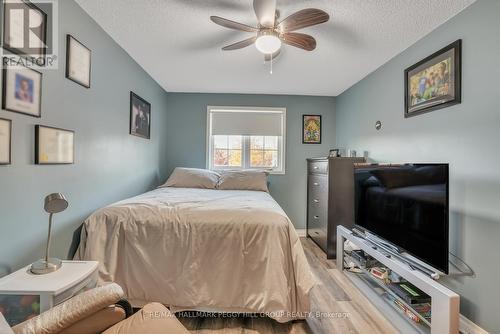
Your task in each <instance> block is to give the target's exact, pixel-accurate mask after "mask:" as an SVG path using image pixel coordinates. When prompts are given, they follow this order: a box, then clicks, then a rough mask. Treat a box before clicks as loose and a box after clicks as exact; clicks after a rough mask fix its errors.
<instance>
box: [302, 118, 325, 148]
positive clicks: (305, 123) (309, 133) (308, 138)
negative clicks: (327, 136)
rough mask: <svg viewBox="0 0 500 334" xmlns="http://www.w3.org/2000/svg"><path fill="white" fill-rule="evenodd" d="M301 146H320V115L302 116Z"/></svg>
mask: <svg viewBox="0 0 500 334" xmlns="http://www.w3.org/2000/svg"><path fill="white" fill-rule="evenodd" d="M302 144H321V115H302Z"/></svg>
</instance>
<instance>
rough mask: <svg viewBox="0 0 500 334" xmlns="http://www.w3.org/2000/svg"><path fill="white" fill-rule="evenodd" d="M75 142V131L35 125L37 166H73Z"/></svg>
mask: <svg viewBox="0 0 500 334" xmlns="http://www.w3.org/2000/svg"><path fill="white" fill-rule="evenodd" d="M74 141H75V133H74V131H71V130H64V129H59V128H53V127H50V126H43V125H35V164H37V165H63V164H73V163H74V162H75V148H74Z"/></svg>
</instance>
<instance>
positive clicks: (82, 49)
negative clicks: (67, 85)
mask: <svg viewBox="0 0 500 334" xmlns="http://www.w3.org/2000/svg"><path fill="white" fill-rule="evenodd" d="M91 63H92V51H90V49H88V48H87V47H86V46H85V45H83V44H82V43H80V42H79V41H78V40H77V39H76V38H74V37H73V36H71V35H66V78H68V79H70V80H72V81H74V82H76V83H77V84H80V85H82V86H83V87H85V88H90V72H91Z"/></svg>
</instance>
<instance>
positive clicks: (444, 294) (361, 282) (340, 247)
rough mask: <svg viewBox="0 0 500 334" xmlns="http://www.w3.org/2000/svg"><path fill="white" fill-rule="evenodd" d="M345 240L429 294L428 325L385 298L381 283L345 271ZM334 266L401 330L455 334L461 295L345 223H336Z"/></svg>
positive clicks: (403, 331)
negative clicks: (429, 317) (411, 266)
mask: <svg viewBox="0 0 500 334" xmlns="http://www.w3.org/2000/svg"><path fill="white" fill-rule="evenodd" d="M346 240H349V241H350V242H352V243H353V244H354V245H355V246H357V247H359V248H360V249H362V250H363V251H364V252H365V253H366V254H369V255H370V256H372V257H373V258H375V259H376V260H377V261H379V262H380V263H382V264H383V265H384V266H385V267H387V268H389V269H391V270H392V271H394V272H396V273H397V274H398V275H399V276H401V277H403V278H404V279H406V280H407V281H408V282H410V283H411V284H413V285H415V286H416V287H417V288H419V289H420V290H422V291H423V292H425V293H426V294H428V295H429V296H431V321H430V322H428V321H425V322H426V323H427V325H425V324H424V321H421V323H420V324H417V323H415V322H414V321H413V320H411V319H409V318H408V317H407V316H406V315H405V314H403V312H402V311H400V310H398V309H397V308H396V307H394V306H393V305H391V304H390V303H389V301H387V300H386V299H385V298H384V296H385V295H386V294H389V293H390V291H384V289H383V284H380V286H379V287H377V289H376V288H375V287H376V284H370V282H369V280H367V279H365V278H363V276H362V274H356V273H351V272H348V271H345V270H344V269H345V266H344V242H345V241H346ZM337 268H338V269H339V270H341V271H342V272H344V273H345V274H346V276H347V277H349V278H350V279H351V281H352V282H353V283H354V284H355V285H356V286H357V287H358V288H359V289H360V290H361V292H363V294H365V295H366V296H367V297H368V298H369V299H370V300H371V301H372V303H373V304H374V305H375V306H376V307H377V308H378V309H379V310H380V311H381V312H382V313H383V314H384V315H385V316H386V318H388V319H389V320H390V321H391V323H392V324H393V325H394V326H395V327H396V328H397V329H398V330H400V331H401V332H402V333H431V334H444V333H453V334H456V333H458V332H459V331H458V328H459V305H460V296H459V295H458V294H456V293H455V292H453V291H451V290H449V289H448V288H446V287H445V286H443V285H441V284H440V283H438V282H437V281H435V280H433V279H432V278H431V277H429V276H428V275H426V274H424V273H423V272H421V271H419V270H415V269H411V268H410V267H409V266H408V265H407V264H406V263H404V262H403V261H400V260H398V259H397V258H395V257H390V256H389V255H388V254H387V253H386V252H384V251H383V250H380V249H378V248H377V247H376V246H375V245H374V244H373V243H371V242H370V241H368V240H365V239H363V238H360V237H358V236H356V235H355V234H354V233H353V232H352V231H351V230H349V229H347V228H346V227H344V226H338V227H337ZM366 276H367V275H366ZM375 280H376V279H375ZM374 286H375V287H374ZM378 288H380V289H378ZM422 320H424V319H422Z"/></svg>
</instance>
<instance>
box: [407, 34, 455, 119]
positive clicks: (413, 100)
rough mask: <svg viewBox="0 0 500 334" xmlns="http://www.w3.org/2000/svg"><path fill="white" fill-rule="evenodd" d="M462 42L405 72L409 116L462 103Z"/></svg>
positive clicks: (449, 46)
mask: <svg viewBox="0 0 500 334" xmlns="http://www.w3.org/2000/svg"><path fill="white" fill-rule="evenodd" d="M461 85H462V40H460V39H459V40H457V41H455V42H453V43H451V44H450V45H448V46H446V47H444V48H443V49H441V50H439V51H437V52H436V53H434V54H432V55H430V56H429V57H427V58H425V59H423V60H421V61H419V62H418V63H416V64H415V65H413V66H411V67H409V68H407V69H406V70H405V117H412V116H416V115H420V114H423V113H426V112H429V111H433V110H437V109H441V108H446V107H449V106H452V105H454V104H458V103H461V102H462V89H461Z"/></svg>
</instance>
